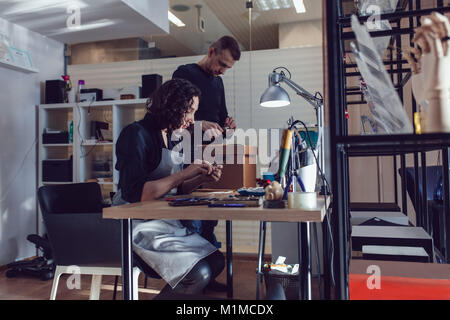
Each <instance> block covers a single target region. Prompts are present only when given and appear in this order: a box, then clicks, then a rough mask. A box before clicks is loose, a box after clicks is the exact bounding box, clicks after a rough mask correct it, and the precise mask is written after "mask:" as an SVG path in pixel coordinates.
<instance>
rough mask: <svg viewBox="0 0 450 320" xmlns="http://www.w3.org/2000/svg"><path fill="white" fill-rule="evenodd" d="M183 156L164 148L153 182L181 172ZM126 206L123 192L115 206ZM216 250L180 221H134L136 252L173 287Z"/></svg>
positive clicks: (134, 245) (118, 195) (173, 190)
mask: <svg viewBox="0 0 450 320" xmlns="http://www.w3.org/2000/svg"><path fill="white" fill-rule="evenodd" d="M182 157H183V156H182V155H181V154H179V153H177V152H174V151H171V150H169V149H163V150H162V154H161V162H160V163H159V165H158V167H157V168H156V169H155V170H154V171H153V172H152V173H151V175H150V178H151V180H158V179H162V178H165V177H167V176H169V175H172V174H174V173H177V172H179V171H181V170H182V169H183V158H182ZM176 193H177V188H173V189H172V190H170V192H168V193H167V195H173V194H176ZM167 195H166V196H167ZM126 203H127V202H126V201H124V200H123V199H122V197H121V192H120V190H119V191H118V192H117V193H116V195H115V196H114V198H113V206H117V205H121V204H126ZM216 250H217V248H216V247H215V246H213V245H212V244H211V243H210V242H209V241H207V240H205V239H204V238H202V237H201V236H200V235H199V234H198V233H191V232H189V231H188V230H187V229H186V228H185V227H184V226H183V225H182V224H181V223H180V221H179V220H166V219H162V220H152V221H145V220H134V221H133V251H134V252H135V253H136V254H137V255H139V257H141V258H142V260H144V261H145V262H146V263H147V264H148V265H149V266H151V267H152V269H153V270H155V271H156V272H157V273H158V274H159V275H160V276H161V278H163V279H164V280H165V281H166V282H167V283H168V284H169V285H170V286H171V287H172V288H175V286H176V285H177V284H178V283H179V282H180V281H181V280H183V278H184V277H185V276H186V275H187V274H188V273H189V272H190V271H191V269H192V268H193V267H194V266H195V265H196V264H197V262H199V261H200V260H201V259H203V258H205V257H207V256H208V255H210V254H211V253H213V252H214V251H216Z"/></svg>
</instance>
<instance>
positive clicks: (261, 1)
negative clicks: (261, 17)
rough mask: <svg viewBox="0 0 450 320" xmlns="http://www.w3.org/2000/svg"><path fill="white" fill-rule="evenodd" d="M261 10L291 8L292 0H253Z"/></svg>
mask: <svg viewBox="0 0 450 320" xmlns="http://www.w3.org/2000/svg"><path fill="white" fill-rule="evenodd" d="M255 2H256V3H257V5H258V7H259V9H261V11H269V10H279V9H289V8H292V0H255Z"/></svg>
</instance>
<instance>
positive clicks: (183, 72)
mask: <svg viewBox="0 0 450 320" xmlns="http://www.w3.org/2000/svg"><path fill="white" fill-rule="evenodd" d="M240 58H241V50H240V49H239V44H238V43H237V41H236V40H235V39H234V38H233V37H230V36H224V37H222V38H220V39H219V40H217V41H216V42H214V43H213V44H212V45H211V47H210V48H209V49H208V53H207V54H206V56H204V57H203V58H202V60H200V61H199V62H198V63H191V64H185V65H182V66H179V67H178V69H177V70H176V71H175V72H174V73H173V76H172V78H182V79H186V80H189V81H190V82H192V83H193V84H195V85H196V86H197V87H198V88H199V89H200V91H201V92H202V98H201V100H200V105H199V108H198V110H197V112H196V114H195V120H196V121H201V122H202V131H203V132H205V131H207V130H210V131H208V133H210V135H211V136H212V137H217V136H220V135H222V133H223V131H224V128H229V129H233V130H234V129H236V124H235V122H234V119H233V118H231V117H229V116H228V111H227V106H226V103H225V90H224V87H223V81H222V78H221V77H220V75H222V74H224V73H225V72H226V71H227V70H228V69H231V68H232V67H233V65H234V64H235V62H236V61H238V60H239V59H240Z"/></svg>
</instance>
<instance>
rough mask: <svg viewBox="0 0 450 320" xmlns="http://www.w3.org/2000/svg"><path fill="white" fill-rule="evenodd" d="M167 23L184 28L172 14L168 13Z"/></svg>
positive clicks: (181, 22)
mask: <svg viewBox="0 0 450 320" xmlns="http://www.w3.org/2000/svg"><path fill="white" fill-rule="evenodd" d="M169 21H170V22H172V23H173V24H174V25H176V26H177V27H185V26H186V25H185V24H184V23H183V21H181V20H180V19H178V18H177V17H176V16H175V15H174V14H173V13H172V12H170V11H169Z"/></svg>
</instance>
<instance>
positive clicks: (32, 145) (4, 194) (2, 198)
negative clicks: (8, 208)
mask: <svg viewBox="0 0 450 320" xmlns="http://www.w3.org/2000/svg"><path fill="white" fill-rule="evenodd" d="M37 142H38V138H36V139H34V141H33V143H32V144H31V146H30V148H29V149H28V151H27V153H26V154H25V157H24V158H23V160H22V162H21V164H20V167H19V169H18V170H17V172H16V173H15V174H14V176H13V178H12V179H11V181H10V182H9V183H8V184H7V186H8V187H7V189H6V190H5V192H4V193H3V196H2V197H1V198H0V203H2V202H3V201H5V200H6V196H7V195H8V193H9V191H10V190H11V188H12V185H13V183H14V181H15V180H16V179H17V176H18V175H19V173H20V172H21V171H22V169H23V167H24V165H25V160H26V159H27V158H28V155H29V154H30V152H31V151H32V150H33V147H34V146H35V145H36V144H37Z"/></svg>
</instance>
